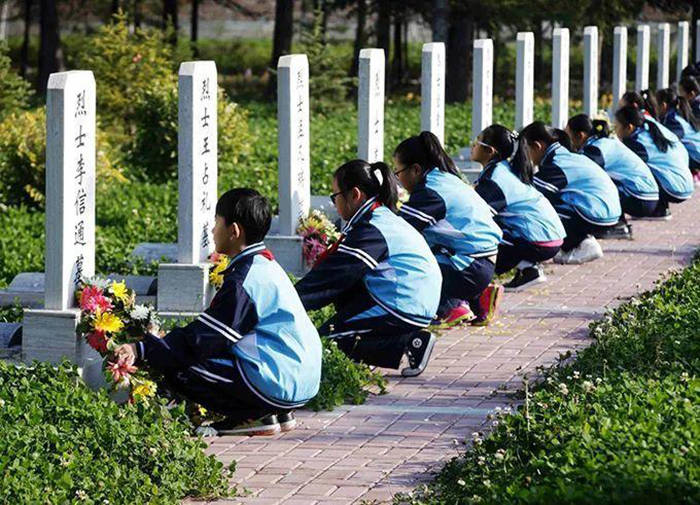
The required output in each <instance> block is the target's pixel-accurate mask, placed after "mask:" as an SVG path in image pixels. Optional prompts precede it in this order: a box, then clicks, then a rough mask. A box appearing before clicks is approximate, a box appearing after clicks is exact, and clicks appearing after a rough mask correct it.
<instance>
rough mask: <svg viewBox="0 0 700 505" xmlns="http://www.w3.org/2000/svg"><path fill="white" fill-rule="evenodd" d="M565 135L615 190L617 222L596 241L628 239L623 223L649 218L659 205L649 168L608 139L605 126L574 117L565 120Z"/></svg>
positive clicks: (629, 231)
mask: <svg viewBox="0 0 700 505" xmlns="http://www.w3.org/2000/svg"><path fill="white" fill-rule="evenodd" d="M566 131H567V133H568V134H569V136H570V137H571V140H572V143H573V145H574V148H575V149H576V151H578V152H579V153H581V154H585V155H586V156H588V157H589V158H590V159H592V160H593V161H595V162H596V163H597V164H598V165H600V167H601V168H602V169H603V170H605V171H606V172H607V174H608V175H609V176H610V178H611V179H612V180H613V182H614V183H615V185H616V186H617V190H618V192H619V194H620V203H621V205H622V212H623V214H622V216H621V217H620V222H619V223H618V224H617V225H616V226H615V227H612V228H608V229H607V231H605V232H604V233H603V235H601V236H600V237H599V238H632V229H631V227H630V225H629V224H628V223H627V221H626V219H625V214H624V213H627V214H629V215H631V216H634V217H646V216H651V215H652V214H653V213H654V211H655V210H656V206H657V205H658V203H659V186H658V185H657V184H656V180H655V179H654V176H653V175H652V173H651V170H650V169H649V167H648V166H647V165H646V163H644V161H642V159H641V158H640V157H639V156H637V155H636V154H635V153H634V152H632V150H631V149H630V148H628V147H627V146H626V145H624V144H623V143H622V142H620V140H618V139H617V138H612V137H610V128H609V126H608V122H607V121H605V120H603V119H594V120H592V121H591V119H590V118H589V117H588V116H587V115H586V114H578V115H577V116H574V117H572V118H571V119H569V122H568V124H567V125H566Z"/></svg>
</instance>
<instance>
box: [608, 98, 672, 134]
mask: <svg viewBox="0 0 700 505" xmlns="http://www.w3.org/2000/svg"><path fill="white" fill-rule="evenodd" d="M627 106H631V107H634V108H635V109H637V110H638V111H639V112H641V113H642V116H643V117H644V119H646V120H647V121H649V122H650V123H653V124H655V125H656V127H657V128H658V129H659V130H661V132H662V133H663V135H664V137H667V138H668V139H669V140H672V141H674V142H678V141H679V140H680V139H679V138H678V136H677V135H676V134H675V133H673V132H672V131H671V130H669V129H668V128H666V127H665V126H664V125H663V124H661V122H660V121H659V104H658V103H656V97H655V95H654V93H652V92H651V91H650V90H648V89H643V90H642V91H640V92H636V91H627V92H625V93H624V94H623V95H622V97H621V98H620V102H619V103H618V108H619V109H621V108H622V107H627Z"/></svg>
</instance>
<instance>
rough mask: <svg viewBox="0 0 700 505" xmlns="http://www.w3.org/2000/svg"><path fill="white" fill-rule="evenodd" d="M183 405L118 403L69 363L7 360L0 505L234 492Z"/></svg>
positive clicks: (176, 498) (1, 400) (2, 387)
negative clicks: (26, 364)
mask: <svg viewBox="0 0 700 505" xmlns="http://www.w3.org/2000/svg"><path fill="white" fill-rule="evenodd" d="M190 433H191V431H190V426H189V422H188V420H187V417H186V416H185V415H184V411H183V409H181V408H177V409H173V410H170V411H169V410H167V409H166V408H165V407H163V406H161V405H146V404H138V405H124V406H119V405H117V404H116V403H114V402H113V401H112V400H111V399H110V398H109V396H108V395H107V393H106V392H105V391H100V392H98V393H95V392H93V391H91V390H89V389H88V388H87V387H86V386H85V385H84V384H83V383H82V382H81V381H80V379H79V378H78V375H77V373H76V370H75V369H74V368H73V367H72V366H70V365H68V364H63V365H61V366H59V367H58V368H54V367H52V366H50V365H47V364H35V365H33V366H31V367H15V366H14V365H12V364H7V363H5V362H3V361H0V437H1V438H2V443H0V481H1V482H2V485H1V486H0V503H17V504H20V503H43V504H65V503H86V504H104V503H114V504H117V503H144V504H145V503H148V504H178V503H180V501H181V499H182V498H184V497H187V496H196V497H202V498H214V497H223V496H228V495H230V494H231V492H230V491H229V483H228V482H229V480H228V479H229V477H230V475H231V473H232V470H233V465H231V466H230V468H225V467H224V465H223V464H222V463H221V462H219V461H217V460H216V459H215V458H214V457H213V456H207V455H205V453H204V451H203V449H204V448H205V447H206V446H207V444H205V443H204V442H203V441H202V440H201V439H199V438H192V437H191V436H190Z"/></svg>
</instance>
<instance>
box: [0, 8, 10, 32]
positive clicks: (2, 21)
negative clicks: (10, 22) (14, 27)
mask: <svg viewBox="0 0 700 505" xmlns="http://www.w3.org/2000/svg"><path fill="white" fill-rule="evenodd" d="M9 16H10V0H5V2H3V4H2V9H1V10H0V40H5V39H6V38H7V18H8V17H9Z"/></svg>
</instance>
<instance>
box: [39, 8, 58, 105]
mask: <svg viewBox="0 0 700 505" xmlns="http://www.w3.org/2000/svg"><path fill="white" fill-rule="evenodd" d="M39 5H40V16H39V26H40V31H41V33H40V36H39V72H38V76H37V90H38V91H39V93H41V94H42V95H43V94H45V93H46V85H47V84H48V80H49V75H50V74H52V73H53V72H58V71H59V70H61V69H62V68H63V53H62V51H61V39H60V36H59V30H58V12H56V0H41V2H40V3H39Z"/></svg>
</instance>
